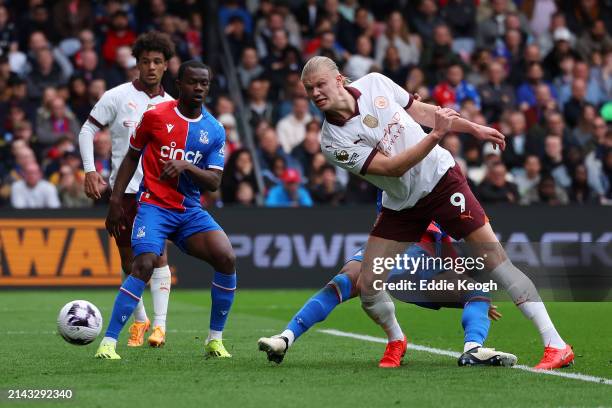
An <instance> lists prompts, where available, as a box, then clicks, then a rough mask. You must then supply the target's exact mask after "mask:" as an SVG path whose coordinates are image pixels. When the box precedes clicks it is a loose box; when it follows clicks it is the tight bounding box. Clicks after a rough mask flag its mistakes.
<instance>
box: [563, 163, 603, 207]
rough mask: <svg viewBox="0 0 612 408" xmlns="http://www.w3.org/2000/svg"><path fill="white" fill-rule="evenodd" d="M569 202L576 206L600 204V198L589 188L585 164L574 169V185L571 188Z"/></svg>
mask: <svg viewBox="0 0 612 408" xmlns="http://www.w3.org/2000/svg"><path fill="white" fill-rule="evenodd" d="M569 200H570V202H572V203H576V204H596V203H598V202H599V197H598V196H597V194H596V193H595V192H594V191H593V190H592V189H591V187H590V186H589V183H588V175H587V169H586V166H585V165H584V164H579V165H578V166H576V167H575V168H574V172H573V174H572V185H571V186H570V188H569Z"/></svg>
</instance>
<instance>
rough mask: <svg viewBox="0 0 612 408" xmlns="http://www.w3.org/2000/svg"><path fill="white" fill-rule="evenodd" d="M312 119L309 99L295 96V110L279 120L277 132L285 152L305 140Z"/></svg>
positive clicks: (288, 151)
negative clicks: (308, 124) (307, 127)
mask: <svg viewBox="0 0 612 408" xmlns="http://www.w3.org/2000/svg"><path fill="white" fill-rule="evenodd" d="M311 120H312V116H310V113H309V112H308V99H307V98H305V97H295V98H294V99H293V111H292V112H291V113H290V114H289V115H287V116H285V117H284V118H282V119H281V120H280V121H278V124H277V125H276V133H277V134H278V140H279V142H280V144H281V146H282V147H283V150H284V151H285V153H291V150H293V148H294V147H295V146H297V145H299V144H300V143H302V141H303V140H304V135H305V134H306V124H307V123H308V122H310V121H311Z"/></svg>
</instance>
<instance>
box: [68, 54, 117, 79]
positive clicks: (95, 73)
mask: <svg viewBox="0 0 612 408" xmlns="http://www.w3.org/2000/svg"><path fill="white" fill-rule="evenodd" d="M128 50H129V48H128ZM75 75H78V76H80V77H82V78H83V79H85V81H86V82H87V83H89V82H91V81H92V80H93V79H95V78H103V77H104V73H103V71H102V68H101V67H100V66H99V64H98V53H97V52H96V51H94V50H84V51H82V52H81V63H80V65H79V67H78V69H77V70H76V72H75Z"/></svg>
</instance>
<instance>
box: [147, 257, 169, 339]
mask: <svg viewBox="0 0 612 408" xmlns="http://www.w3.org/2000/svg"><path fill="white" fill-rule="evenodd" d="M171 283H172V276H171V274H170V267H168V265H166V266H161V267H159V268H155V269H153V275H151V281H150V285H151V298H152V299H153V327H155V326H159V327H161V328H162V329H163V330H164V331H165V330H166V314H167V313H168V300H169V298H170V286H171Z"/></svg>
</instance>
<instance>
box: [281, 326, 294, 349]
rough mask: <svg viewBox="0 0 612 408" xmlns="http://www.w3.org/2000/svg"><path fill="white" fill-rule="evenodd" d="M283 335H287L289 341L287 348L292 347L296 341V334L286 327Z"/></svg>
mask: <svg viewBox="0 0 612 408" xmlns="http://www.w3.org/2000/svg"><path fill="white" fill-rule="evenodd" d="M280 335H281V336H282V337H286V338H287V340H288V342H287V348H289V347H291V345H292V344H293V342H294V341H295V334H293V332H292V331H291V330H289V329H286V330H285V331H283V332H282V333H281V334H280Z"/></svg>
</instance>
